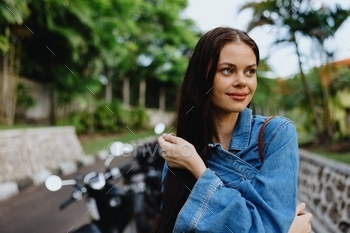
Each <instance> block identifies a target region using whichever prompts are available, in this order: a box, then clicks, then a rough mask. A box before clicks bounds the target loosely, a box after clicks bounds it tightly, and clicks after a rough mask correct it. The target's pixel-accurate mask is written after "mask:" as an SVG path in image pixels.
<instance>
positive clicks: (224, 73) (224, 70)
mask: <svg viewBox="0 0 350 233" xmlns="http://www.w3.org/2000/svg"><path fill="white" fill-rule="evenodd" d="M221 73H222V74H223V75H230V74H232V73H233V67H228V68H225V69H222V70H221Z"/></svg>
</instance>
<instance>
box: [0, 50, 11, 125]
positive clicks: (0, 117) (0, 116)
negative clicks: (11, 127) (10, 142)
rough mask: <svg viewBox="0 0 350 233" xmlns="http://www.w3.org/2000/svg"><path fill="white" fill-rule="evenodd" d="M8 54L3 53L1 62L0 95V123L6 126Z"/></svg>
mask: <svg viewBox="0 0 350 233" xmlns="http://www.w3.org/2000/svg"><path fill="white" fill-rule="evenodd" d="M8 83H9V74H8V53H5V54H4V56H3V61H2V91H1V92H2V94H1V109H0V123H2V124H6V125H7V115H8V113H7V112H6V111H7V96H8V89H9V88H8Z"/></svg>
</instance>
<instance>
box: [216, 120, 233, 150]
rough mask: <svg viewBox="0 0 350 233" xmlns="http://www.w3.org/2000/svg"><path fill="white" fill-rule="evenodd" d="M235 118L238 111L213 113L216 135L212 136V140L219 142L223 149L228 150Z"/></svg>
mask: <svg viewBox="0 0 350 233" xmlns="http://www.w3.org/2000/svg"><path fill="white" fill-rule="evenodd" d="M237 119H238V113H230V114H224V115H223V114H218V115H215V118H214V126H215V131H216V135H215V136H214V137H213V141H214V142H216V143H220V144H221V145H222V146H223V148H224V149H225V150H228V147H229V144H230V141H231V137H232V133H233V130H234V128H235V125H236V122H237Z"/></svg>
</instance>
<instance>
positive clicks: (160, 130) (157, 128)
mask: <svg viewBox="0 0 350 233" xmlns="http://www.w3.org/2000/svg"><path fill="white" fill-rule="evenodd" d="M164 130H165V124H164V123H163V122H159V123H158V124H156V126H154V132H155V133H156V134H161V133H163V132H164Z"/></svg>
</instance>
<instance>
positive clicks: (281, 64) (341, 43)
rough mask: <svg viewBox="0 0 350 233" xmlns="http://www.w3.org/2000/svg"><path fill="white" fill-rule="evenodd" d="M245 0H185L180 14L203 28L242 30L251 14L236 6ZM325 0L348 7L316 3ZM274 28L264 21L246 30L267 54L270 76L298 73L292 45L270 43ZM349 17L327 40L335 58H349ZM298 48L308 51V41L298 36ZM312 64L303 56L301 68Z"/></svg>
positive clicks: (346, 0) (342, 2)
mask: <svg viewBox="0 0 350 233" xmlns="http://www.w3.org/2000/svg"><path fill="white" fill-rule="evenodd" d="M246 2H247V0H188V7H187V9H186V10H185V11H184V13H183V15H184V17H186V18H191V19H193V20H194V21H195V22H196V25H197V26H198V27H199V28H200V29H201V30H202V31H203V32H206V31H208V30H210V29H212V28H214V27H218V26H231V27H235V28H238V29H242V30H245V29H246V26H247V25H248V22H249V21H250V19H251V18H252V13H251V11H249V10H245V11H243V12H241V13H239V14H238V9H239V7H240V6H242V5H243V4H244V3H246ZM320 2H324V3H326V4H328V5H329V4H335V3H339V4H340V5H341V6H342V7H346V8H348V9H349V8H350V1H349V0H328V1H327V0H316V4H320ZM275 33H277V30H276V29H275V30H274V28H273V27H272V26H270V25H266V26H263V27H260V28H255V29H253V30H252V31H250V32H249V33H248V34H249V35H250V37H252V38H253V39H254V40H255V41H256V43H257V44H258V46H259V49H260V54H261V57H262V58H265V57H267V55H269V57H270V58H269V60H268V62H269V65H270V66H271V67H272V69H273V71H274V72H273V73H272V74H271V77H287V76H290V75H293V74H296V73H298V71H299V69H298V60H297V57H296V55H295V52H294V51H295V50H294V47H293V46H285V47H283V48H278V49H273V47H272V46H271V44H272V42H273V40H274V36H275ZM349 36H350V18H348V19H347V20H346V21H345V22H344V23H343V25H342V26H341V27H340V28H339V30H338V31H337V32H336V33H335V38H334V40H332V41H328V43H327V44H326V46H330V47H331V48H333V49H335V58H334V60H342V59H346V58H350V40H349ZM299 45H300V48H301V51H302V52H305V53H309V51H310V47H311V44H310V41H308V40H301V41H300V43H299ZM315 65H320V64H319V62H318V61H315V60H312V59H306V60H305V61H304V66H303V67H304V68H306V69H308V68H310V67H313V66H315Z"/></svg>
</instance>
